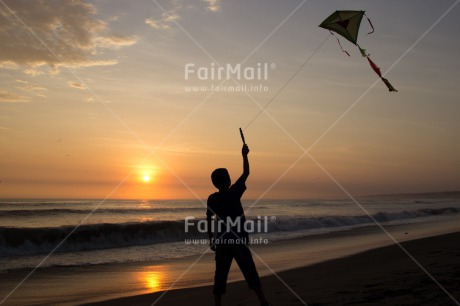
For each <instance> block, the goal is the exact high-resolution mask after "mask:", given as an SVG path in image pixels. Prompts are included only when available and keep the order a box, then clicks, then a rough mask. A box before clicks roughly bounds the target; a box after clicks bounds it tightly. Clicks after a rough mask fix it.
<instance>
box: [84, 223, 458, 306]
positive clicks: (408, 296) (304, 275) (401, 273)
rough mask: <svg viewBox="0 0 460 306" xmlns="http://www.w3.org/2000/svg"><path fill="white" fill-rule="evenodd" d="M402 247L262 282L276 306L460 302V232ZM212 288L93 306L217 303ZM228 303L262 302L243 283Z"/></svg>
mask: <svg viewBox="0 0 460 306" xmlns="http://www.w3.org/2000/svg"><path fill="white" fill-rule="evenodd" d="M401 245H402V246H403V248H404V249H405V250H407V252H408V253H409V254H410V255H411V256H413V257H412V258H411V257H410V256H408V254H406V253H405V252H404V251H403V250H402V249H401V248H400V247H399V246H397V245H390V246H385V247H380V248H377V249H372V250H369V251H365V252H362V253H359V254H355V255H350V256H346V257H343V258H339V259H334V260H329V261H325V262H322V263H317V264H314V265H312V266H308V267H302V268H296V269H291V270H288V271H283V272H279V273H277V275H273V274H272V275H268V276H264V277H263V279H262V284H263V286H264V290H265V292H266V295H267V296H268V298H269V299H270V301H271V302H272V303H273V305H275V306H276V305H283V306H289V305H292V306H294V305H459V304H458V302H459V301H460V233H459V232H457V233H451V234H445V235H439V236H434V237H428V238H422V239H416V240H411V241H406V242H403V243H402V244H401ZM287 256H288V255H287ZM415 261H417V262H418V263H419V264H420V265H421V266H422V267H423V268H421V267H420V266H418V264H417V263H416V262H415ZM424 269H425V271H424ZM427 272H428V273H429V274H430V275H431V276H430V275H428V273H427ZM432 277H433V278H432ZM211 292H212V288H211V287H210V286H202V287H197V288H186V289H178V290H170V291H162V292H156V293H151V294H144V295H137V296H133V297H126V298H119V299H115V300H109V301H105V302H99V303H95V304H92V305H152V304H154V305H167V306H172V305H197V304H199V305H203V306H211V305H213V303H212V300H213V297H212V293H211ZM224 301H225V305H238V306H246V305H248V306H249V305H258V303H257V300H256V298H255V296H254V295H253V293H252V292H251V291H250V290H249V289H248V288H247V286H246V284H245V283H244V282H243V281H238V282H234V283H230V284H229V285H228V289H227V294H226V296H225V299H224Z"/></svg>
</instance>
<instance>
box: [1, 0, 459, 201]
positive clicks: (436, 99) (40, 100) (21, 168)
mask: <svg viewBox="0 0 460 306" xmlns="http://www.w3.org/2000/svg"><path fill="white" fill-rule="evenodd" d="M454 3H455V2H454V1H445V2H442V3H440V2H438V1H434V0H433V1H425V2H424V3H423V4H422V3H420V2H415V1H404V2H400V1H395V0H394V1H393V0H392V1H386V2H381V3H368V2H363V1H347V3H343V2H341V1H330V2H327V3H324V1H311V2H308V1H307V2H306V3H304V4H302V1H294V0H292V1H291V0H290V1H283V2H281V1H279V2H277V1H268V2H267V1H265V2H263V1H227V0H220V1H210V0H209V1H202V0H196V1H189V2H185V1H175V2H171V1H165V0H163V1H158V2H157V4H156V3H155V2H152V1H139V2H136V4H135V5H134V4H133V3H131V2H125V1H82V0H80V1H73V2H69V1H64V0H62V1H54V2H51V1H44V4H43V5H39V4H38V3H36V4H34V3H33V2H31V3H27V5H25V3H24V2H22V1H4V2H2V3H0V41H1V43H0V44H1V48H0V144H1V145H0V148H1V149H0V169H1V171H0V198H3V199H7V198H37V199H38V198H74V199H75V198H98V199H104V198H126V199H204V200H205V199H206V198H207V196H208V195H209V194H210V193H212V192H214V191H215V190H214V188H213V186H212V184H211V180H210V174H211V172H212V170H214V169H215V168H218V167H226V168H228V169H229V172H230V174H231V177H232V178H233V179H236V178H237V177H238V175H240V174H241V171H242V161H241V153H240V152H241V145H242V143H241V139H240V136H239V132H238V128H239V127H243V128H244V127H246V126H247V125H248V124H249V123H250V125H249V127H248V128H247V129H245V136H246V141H247V143H248V145H249V147H250V149H251V152H250V155H249V158H250V164H251V176H250V178H249V179H248V182H247V186H248V191H247V193H246V194H245V198H248V199H257V198H264V199H269V198H277V199H280V198H291V199H292V198H337V197H341V198H345V197H346V194H345V193H344V192H343V190H342V189H341V187H342V188H345V189H346V190H347V191H348V192H349V193H351V194H353V195H356V196H358V195H370V194H384V193H411V192H435V191H450V190H460V160H459V156H460V141H459V140H460V139H459V138H460V136H459V135H458V131H459V130H460V120H458V119H459V115H460V105H459V103H458V101H459V99H458V98H459V94H458V89H457V87H458V81H459V76H458V71H459V70H460V62H459V61H458V54H457V53H458V50H459V47H460V41H459V40H458V38H457V36H458V35H457V33H456V30H457V29H458V25H459V23H458V20H459V18H458V17H459V15H460V7H458V6H453V4H454ZM340 9H363V10H366V14H367V15H368V16H369V18H370V19H371V20H372V22H373V24H374V26H375V28H376V30H375V33H373V34H372V35H366V33H367V32H368V27H369V26H368V24H367V21H366V20H363V22H362V29H361V31H360V36H359V38H358V41H359V42H360V44H361V45H362V46H363V47H365V48H366V49H367V50H368V52H370V54H371V56H372V59H373V60H374V61H375V62H376V63H377V64H378V65H379V66H380V67H381V69H382V72H386V71H387V69H390V68H391V70H390V71H389V72H388V74H387V75H386V77H387V78H388V79H389V80H390V81H391V82H392V84H393V85H394V86H395V87H396V88H397V89H398V92H397V93H389V92H388V90H387V89H386V87H385V86H384V85H383V84H382V83H381V82H380V81H378V78H377V76H376V75H375V74H374V72H373V71H372V70H371V68H370V67H369V65H368V64H367V61H366V60H365V59H362V58H361V56H360V54H359V51H358V50H357V48H356V47H355V46H353V45H351V44H350V43H349V42H347V41H346V40H344V39H341V43H342V45H343V47H344V48H345V49H346V50H347V51H348V52H349V53H350V55H351V56H350V57H347V56H346V55H344V54H343V53H342V52H341V51H340V47H339V46H338V44H337V42H336V40H335V38H334V37H329V38H328V40H327V41H326V43H325V44H324V45H323V46H322V47H321V48H320V49H319V50H318V52H316V53H315V54H314V56H313V57H312V58H311V60H309V61H308V63H307V65H305V67H304V68H303V69H302V70H301V71H300V72H299V73H298V75H296V76H295V78H294V79H292V81H291V82H290V83H289V84H288V85H287V86H286V87H285V88H284V89H283V91H282V92H281V93H280V94H279V96H277V97H276V99H275V100H274V101H273V103H271V104H270V106H269V107H267V109H266V111H267V112H264V113H262V114H261V115H260V116H258V117H257V118H256V119H255V120H254V121H252V120H253V119H254V118H255V116H257V114H258V113H259V111H260V106H263V105H265V104H266V103H267V102H268V101H270V99H271V98H272V97H273V96H274V95H275V94H277V92H278V90H279V89H280V88H282V86H283V84H284V83H285V82H286V81H287V80H288V79H289V78H290V77H291V76H292V74H293V73H294V72H295V71H296V70H297V68H299V67H300V65H301V64H302V63H303V62H304V60H305V59H306V58H308V57H309V56H310V55H312V54H313V53H314V52H315V49H316V48H317V47H318V46H319V45H320V44H321V42H322V41H323V40H324V39H325V38H326V37H327V35H328V32H327V31H326V30H324V29H320V28H319V27H318V24H319V23H321V21H322V20H323V19H325V18H326V17H327V16H329V15H330V14H331V13H332V12H333V11H335V10H340ZM291 13H292V14H291ZM433 25H434V26H433ZM432 26H433V27H432ZM431 27H432V28H431ZM239 63H240V64H241V63H242V67H243V68H244V67H249V68H250V69H252V68H255V69H257V68H260V67H264V66H263V64H265V63H266V64H267V67H268V70H266V71H263V73H265V74H266V76H267V77H266V78H261V79H257V77H256V79H255V80H254V79H249V78H246V79H244V78H242V79H241V80H238V82H237V83H236V82H235V81H234V80H216V78H214V79H212V78H211V76H210V75H211V73H214V72H216V71H214V72H212V69H213V68H215V67H218V65H219V64H220V65H223V66H225V65H227V64H229V65H233V66H235V65H236V64H239ZM190 64H192V66H190ZM187 65H189V66H187ZM186 67H193V69H194V71H193V72H192V73H190V75H189V77H188V78H187V77H186V73H187V68H186ZM199 68H201V70H200V71H201V73H207V79H206V80H203V79H202V78H201V77H202V76H204V75H203V74H201V75H200V74H199V73H198V69H199ZM249 71H250V70H249ZM376 81H378V83H376V84H375V86H374V82H376ZM219 85H222V86H227V88H226V89H229V88H230V87H232V86H233V87H235V86H247V87H252V88H255V87H258V88H259V87H260V88H264V89H266V90H262V91H246V92H244V91H237V92H235V91H228V90H226V89H223V88H222V87H220V89H221V90H219V91H217V90H216V89H215V88H216V87H218V86H219ZM189 86H207V88H208V89H209V88H214V90H210V91H206V92H193V91H190V90H189ZM306 151H308V154H306V153H305V152H306ZM146 175H147V176H148V177H149V179H148V180H146V179H144V176H146ZM339 184H340V186H339Z"/></svg>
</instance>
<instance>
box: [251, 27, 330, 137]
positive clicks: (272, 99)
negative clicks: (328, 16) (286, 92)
mask: <svg viewBox="0 0 460 306" xmlns="http://www.w3.org/2000/svg"><path fill="white" fill-rule="evenodd" d="M330 36H331V34H329V35H328V36H327V37H326V38H325V39H324V40H323V41H322V42H321V43H320V44H319V46H318V47H317V48H316V49H315V51H313V53H312V54H311V55H310V56H309V57H308V58H307V59H306V60H305V61H304V62H303V63H302V65H300V66H299V68H298V69H297V70H296V72H294V74H292V75H291V77H289V79H288V80H287V81H286V82H285V83H284V85H283V86H281V88H280V89H279V90H278V91H277V92H276V94H275V95H274V96H273V97H271V99H270V100H268V102H267V104H265V106H264V107H263V108H262V109H261V110H260V111H259V112H258V113H257V115H255V116H254V117H253V118H252V119H251V121H249V123H248V124H247V125H246V126H245V127H244V128H243V131H244V130H246V129H247V128H248V127H249V126H250V125H251V124H252V123H253V122H254V121H255V120H256V118H257V117H259V116H260V114H262V112H263V111H264V110H265V109H266V108H267V107H268V106H269V105H270V104H271V103H272V102H273V101H274V100H275V99H276V97H278V95H279V94H280V93H281V91H283V89H284V88H285V87H286V86H287V85H288V84H289V83H290V82H291V81H292V79H293V78H294V77H295V76H296V75H297V74H298V73H299V71H300V70H302V68H303V67H304V66H305V65H306V64H307V63H308V61H310V59H311V58H312V57H313V56H314V55H315V54H316V52H318V50H319V49H320V48H321V47H322V46H323V45H324V43H325V42H326V41H327V39H328V38H329V37H330Z"/></svg>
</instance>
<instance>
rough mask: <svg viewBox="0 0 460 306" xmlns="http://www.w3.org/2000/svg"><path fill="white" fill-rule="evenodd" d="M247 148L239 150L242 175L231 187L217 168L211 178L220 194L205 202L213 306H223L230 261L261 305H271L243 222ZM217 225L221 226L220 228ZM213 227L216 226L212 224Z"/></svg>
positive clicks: (225, 170)
mask: <svg viewBox="0 0 460 306" xmlns="http://www.w3.org/2000/svg"><path fill="white" fill-rule="evenodd" d="M248 153H249V148H248V146H247V145H246V144H245V145H243V148H242V149H241V154H242V155H243V174H242V175H241V176H240V178H239V179H238V180H237V181H236V182H235V183H234V184H233V185H231V179H230V175H229V174H228V171H227V169H225V168H218V169H216V170H214V171H213V172H212V174H211V180H212V183H213V184H214V186H215V187H216V188H217V189H218V190H219V191H218V192H215V193H213V194H211V195H210V196H209V198H208V205H207V211H206V216H207V220H208V234H209V240H210V245H211V249H212V250H213V251H215V252H216V272H215V275H214V288H213V293H214V298H215V305H216V306H221V305H222V295H223V294H224V293H225V288H226V285H227V277H228V272H229V271H230V266H231V264H232V261H233V259H235V260H236V262H237V264H238V266H239V267H240V270H241V272H242V273H243V275H244V278H245V279H246V282H247V283H248V285H249V288H250V289H253V290H254V291H255V293H256V294H257V297H258V298H259V301H260V303H261V305H263V306H264V305H267V306H268V305H270V304H269V303H268V302H267V300H266V299H265V296H264V294H263V291H262V286H261V283H260V279H259V274H258V273H257V270H256V266H255V264H254V260H253V259H252V254H251V251H250V249H249V247H248V246H247V244H248V242H249V235H248V233H247V232H246V231H245V229H244V223H245V222H246V218H245V216H244V210H243V206H242V205H241V196H242V195H243V193H244V192H245V190H246V184H245V183H246V179H247V178H248V176H249V160H248ZM213 215H215V216H216V217H215V219H216V223H217V226H215V227H216V229H217V230H216V237H214V235H213V231H212V227H211V224H212V216H213ZM219 224H220V225H219ZM215 225H216V224H215Z"/></svg>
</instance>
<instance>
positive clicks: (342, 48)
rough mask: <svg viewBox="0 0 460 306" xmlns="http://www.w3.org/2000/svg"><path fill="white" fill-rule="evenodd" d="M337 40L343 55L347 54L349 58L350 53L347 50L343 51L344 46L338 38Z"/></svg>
mask: <svg viewBox="0 0 460 306" xmlns="http://www.w3.org/2000/svg"><path fill="white" fill-rule="evenodd" d="M329 32H331V34H332V35H333V36H334V37H335V35H334V33H332V31H331V30H329ZM335 39H337V42H338V43H339V46H340V50H342V52H343V53H346V54H347V55H348V56H350V53H348V52H347V51H346V50H344V49H343V47H342V44H341V43H340V40H339V39H338V38H337V37H335Z"/></svg>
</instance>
